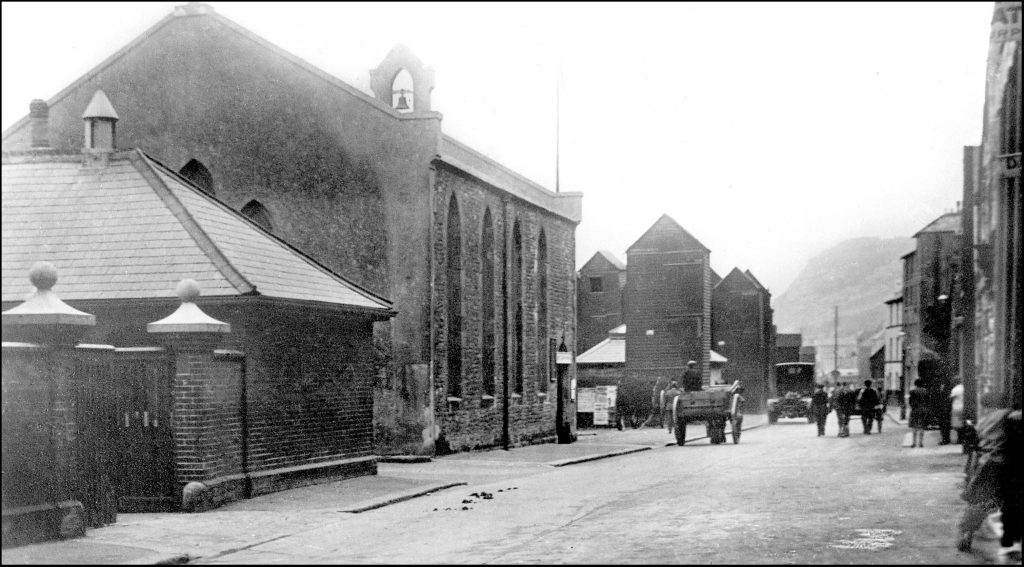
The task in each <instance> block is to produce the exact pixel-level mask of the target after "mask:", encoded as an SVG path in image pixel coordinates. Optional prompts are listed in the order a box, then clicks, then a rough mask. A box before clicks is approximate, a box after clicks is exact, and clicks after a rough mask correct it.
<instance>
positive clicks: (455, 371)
mask: <svg viewBox="0 0 1024 567" xmlns="http://www.w3.org/2000/svg"><path fill="white" fill-rule="evenodd" d="M445 250H446V254H445V275H446V278H445V290H446V292H445V297H446V298H447V302H446V303H447V305H448V318H447V320H448V340H447V350H448V395H449V396H453V397H456V398H458V397H461V396H462V228H461V223H460V221H459V203H458V201H456V200H455V195H452V198H451V201H449V203H448V229H447V234H446V248H445Z"/></svg>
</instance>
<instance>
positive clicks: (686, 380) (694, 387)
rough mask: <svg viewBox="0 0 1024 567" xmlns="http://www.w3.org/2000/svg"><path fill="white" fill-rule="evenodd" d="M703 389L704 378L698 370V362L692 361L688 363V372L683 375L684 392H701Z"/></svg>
mask: <svg viewBox="0 0 1024 567" xmlns="http://www.w3.org/2000/svg"><path fill="white" fill-rule="evenodd" d="M703 389H704V377H703V376H702V375H701V373H700V370H697V361H695V360H691V361H689V362H687V363H686V372H684V373H683V391H684V392H699V391H701V390H703Z"/></svg>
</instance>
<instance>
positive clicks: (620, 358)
mask: <svg viewBox="0 0 1024 567" xmlns="http://www.w3.org/2000/svg"><path fill="white" fill-rule="evenodd" d="M625 363H626V336H625V335H621V336H619V335H611V336H609V337H608V338H607V339H605V340H603V341H601V342H599V343H597V344H596V345H594V346H593V347H591V348H590V350H588V351H587V352H584V353H583V354H581V355H579V356H577V357H576V364H625Z"/></svg>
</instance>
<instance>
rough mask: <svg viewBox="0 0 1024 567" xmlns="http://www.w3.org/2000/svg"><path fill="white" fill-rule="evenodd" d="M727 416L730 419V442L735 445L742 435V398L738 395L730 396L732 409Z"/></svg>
mask: <svg viewBox="0 0 1024 567" xmlns="http://www.w3.org/2000/svg"><path fill="white" fill-rule="evenodd" d="M729 414H730V415H729V417H730V418H732V442H733V445H736V444H738V443H739V442H740V435H741V434H742V433H743V398H742V397H740V395H739V394H733V395H732V408H731V411H730V412H729Z"/></svg>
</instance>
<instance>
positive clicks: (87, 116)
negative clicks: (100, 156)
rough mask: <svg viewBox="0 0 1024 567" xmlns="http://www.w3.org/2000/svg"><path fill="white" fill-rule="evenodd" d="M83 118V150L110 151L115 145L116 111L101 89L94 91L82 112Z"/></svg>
mask: <svg viewBox="0 0 1024 567" xmlns="http://www.w3.org/2000/svg"><path fill="white" fill-rule="evenodd" d="M82 119H83V120H85V150H86V151H93V152H112V151H114V148H115V147H116V139H115V137H114V134H115V128H114V127H115V125H116V124H117V120H118V116H117V112H114V107H113V106H112V105H111V104H110V100H109V99H108V98H107V95H106V94H105V93H104V92H103V91H100V90H98V91H96V94H94V95H93V96H92V101H91V102H89V106H88V107H86V109H85V112H83V113H82Z"/></svg>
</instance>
